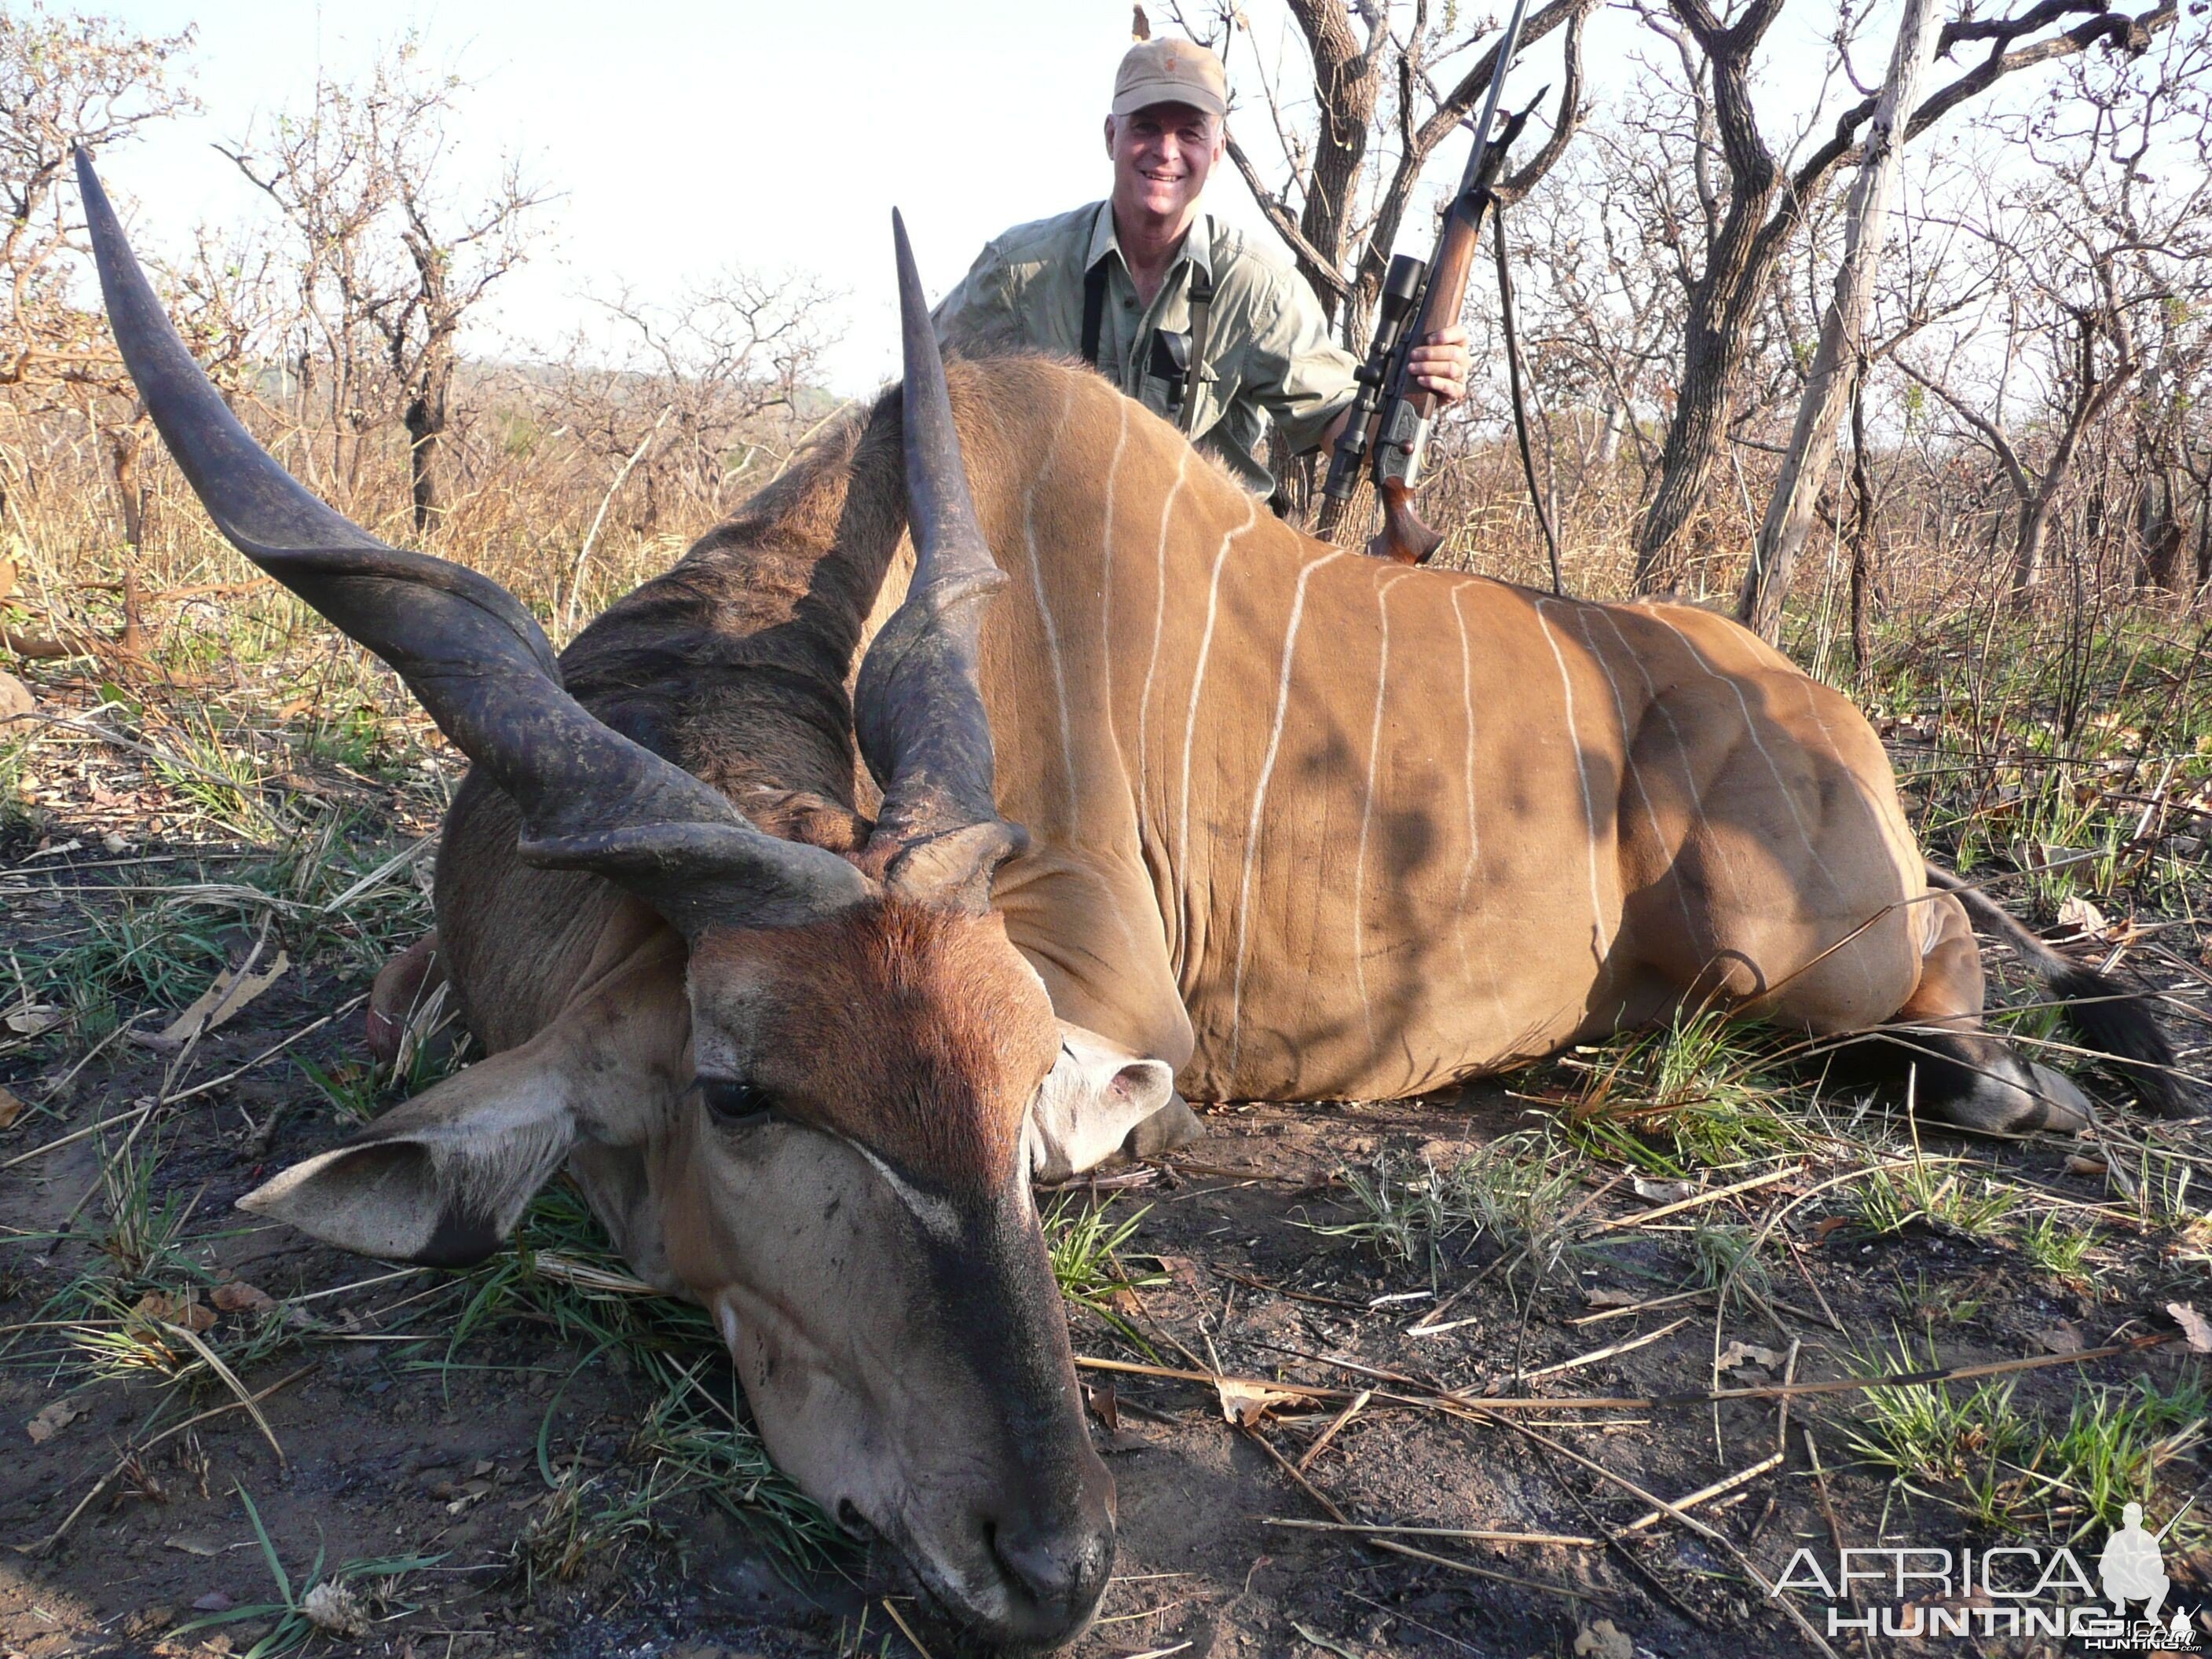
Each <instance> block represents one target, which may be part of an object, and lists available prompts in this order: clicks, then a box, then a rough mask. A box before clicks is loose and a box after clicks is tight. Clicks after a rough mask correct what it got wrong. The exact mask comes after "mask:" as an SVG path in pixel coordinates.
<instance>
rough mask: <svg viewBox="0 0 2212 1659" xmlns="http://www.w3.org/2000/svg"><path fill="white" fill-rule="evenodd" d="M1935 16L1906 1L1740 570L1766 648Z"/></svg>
mask: <svg viewBox="0 0 2212 1659" xmlns="http://www.w3.org/2000/svg"><path fill="white" fill-rule="evenodd" d="M1940 21H1941V19H1940V17H1939V16H1938V14H1937V9H1936V5H1935V3H1934V0H1905V15H1904V17H1903V19H1902V20H1901V21H1899V24H1898V28H1897V44H1896V46H1894V47H1893V48H1892V50H1891V52H1890V58H1889V73H1888V76H1887V78H1885V79H1884V81H1883V82H1882V88H1881V97H1880V99H1879V100H1877V101H1876V103H1875V112H1874V119H1873V121H1872V122H1871V123H1870V124H1869V127H1868V130H1867V137H1866V159H1865V160H1864V161H1863V162H1861V163H1860V165H1859V171H1858V176H1857V178H1856V179H1854V180H1853V181H1852V183H1851V195H1850V203H1849V205H1848V206H1847V208H1846V210H1845V213H1844V255H1843V262H1842V264H1841V265H1840V266H1839V267H1838V270H1837V271H1836V287H1835V293H1834V295H1833V297H1832V299H1831V300H1830V301H1829V302H1828V307H1827V310H1826V313H1824V314H1823V315H1822V317H1821V319H1820V343H1819V345H1818V346H1817V347H1815V348H1814V353H1813V368H1812V372H1811V373H1810V374H1808V376H1807V377H1806V381H1805V392H1804V396H1803V397H1802V398H1800V399H1799V400H1798V404H1797V420H1796V425H1795V427H1794V428H1792V430H1791V432H1790V447H1789V450H1788V452H1787V453H1785V454H1784V456H1783V458H1782V473H1781V477H1780V478H1779V479H1778V482H1777V483H1776V484H1775V488H1774V495H1773V497H1772V499H1771V500H1770V501H1768V503H1767V507H1766V520H1765V523H1764V524H1763V525H1761V526H1759V541H1758V544H1757V545H1756V547H1755V548H1754V549H1753V553H1752V560H1751V568H1749V569H1748V570H1747V571H1746V572H1745V573H1744V579H1743V589H1742V592H1741V594H1740V595H1739V596H1738V598H1737V602H1736V616H1737V617H1738V619H1739V620H1741V621H1742V622H1744V623H1747V624H1748V625H1749V626H1750V627H1751V628H1753V629H1754V630H1756V631H1757V633H1758V634H1759V637H1760V638H1762V639H1764V640H1765V641H1767V642H1768V643H1769V644H1771V643H1773V642H1774V641H1775V640H1776V638H1777V637H1778V635H1779V634H1780V632H1781V629H1782V606H1783V603H1784V600H1785V599H1788V598H1789V595H1790V572H1791V571H1792V569H1793V568H1795V567H1796V562H1797V556H1798V555H1799V554H1800V553H1802V551H1803V550H1804V547H1805V537H1806V534H1807V532H1809V531H1810V530H1811V528H1812V525H1813V507H1814V501H1815V499H1816V498H1817V497H1818V496H1819V495H1820V489H1821V488H1822V486H1823V485H1824V484H1825V483H1826V482H1827V476H1828V468H1829V466H1830V465H1831V464H1832V462H1833V461H1834V459H1835V453H1836V428H1837V427H1838V425H1839V424H1841V422H1842V419H1843V413H1844V399H1845V398H1847V397H1848V396H1849V395H1850V389H1851V385H1852V381H1853V380H1854V378H1855V376H1856V374H1857V366H1858V360H1859V352H1860V349H1861V337H1862V335H1863V332H1864V331H1865V326H1866V313H1867V307H1868V305H1869V302H1870V301H1871V300H1872V297H1873V294H1874V283H1875V275H1876V273H1877V271H1878V270H1879V269H1880V266H1881V239H1882V232H1883V229H1884V228H1885V226H1886V225H1887V222H1888V219H1889V204H1890V200H1891V198H1892V197H1893V196H1894V195H1895V194H1896V192H1897V184H1898V179H1899V175H1900V173H1902V172H1903V163H1904V158H1905V144H1904V133H1903V131H1902V128H1903V124H1904V122H1905V119H1906V118H1909V117H1910V116H1911V112H1912V110H1913V108H1914V106H1915V104H1916V101H1917V98H1918V95H1919V86H1920V77H1921V76H1922V75H1923V72H1925V70H1927V67H1928V64H1929V60H1930V59H1931V58H1933V57H1934V56H1935V52H1936V31H1937V28H1938V27H1939V24H1940Z"/></svg>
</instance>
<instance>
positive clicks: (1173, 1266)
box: [1152, 1255, 1198, 1291]
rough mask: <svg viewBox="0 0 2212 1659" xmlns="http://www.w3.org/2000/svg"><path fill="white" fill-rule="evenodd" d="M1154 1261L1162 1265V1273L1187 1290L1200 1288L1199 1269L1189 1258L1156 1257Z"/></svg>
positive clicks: (1174, 1256)
mask: <svg viewBox="0 0 2212 1659" xmlns="http://www.w3.org/2000/svg"><path fill="white" fill-rule="evenodd" d="M1152 1260H1153V1261H1157V1262H1158V1263H1159V1264H1160V1271H1161V1272H1162V1273H1165V1274H1166V1275H1167V1276H1168V1277H1169V1278H1170V1279H1173V1280H1174V1281H1175V1282H1176V1284H1178V1285H1182V1287H1183V1288H1184V1289H1185V1290H1187V1291H1194V1290H1196V1289H1197V1288H1198V1267H1197V1264H1196V1263H1195V1262H1194V1261H1192V1260H1191V1259H1190V1258H1189V1257H1188V1256H1187V1255H1156V1256H1154V1257H1153V1258H1152Z"/></svg>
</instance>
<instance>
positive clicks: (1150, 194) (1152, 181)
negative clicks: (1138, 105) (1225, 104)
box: [1106, 104, 1225, 220]
mask: <svg viewBox="0 0 2212 1659" xmlns="http://www.w3.org/2000/svg"><path fill="white" fill-rule="evenodd" d="M1224 145H1225V130H1224V128H1223V126H1222V123H1221V119H1220V118H1219V117H1218V116H1214V115H1209V114H1207V113H1206V112H1205V111H1204V110H1201V109H1194V108H1193V107H1192V106H1190V105H1188V104H1153V105H1151V106H1148V107H1146V108H1144V109H1140V110H1139V111H1137V112H1136V113H1134V114H1133V115H1109V116H1108V117H1107V118H1106V151H1107V154H1109V155H1111V156H1112V157H1113V158H1114V202H1115V205H1116V206H1117V207H1119V208H1121V209H1122V210H1124V211H1134V212H1138V213H1143V214H1146V215H1150V216H1157V217H1159V218H1162V219H1170V220H1173V219H1178V218H1181V217H1182V216H1183V214H1184V213H1186V212H1187V211H1188V210H1189V209H1190V207H1191V205H1192V204H1194V203H1195V202H1196V201H1197V200H1198V197H1199V192H1200V191H1202V190H1204V189H1205V188H1206V174H1207V173H1211V172H1212V170H1213V164H1214V162H1215V161H1218V160H1219V159H1220V157H1221V153H1222V149H1223V148H1224Z"/></svg>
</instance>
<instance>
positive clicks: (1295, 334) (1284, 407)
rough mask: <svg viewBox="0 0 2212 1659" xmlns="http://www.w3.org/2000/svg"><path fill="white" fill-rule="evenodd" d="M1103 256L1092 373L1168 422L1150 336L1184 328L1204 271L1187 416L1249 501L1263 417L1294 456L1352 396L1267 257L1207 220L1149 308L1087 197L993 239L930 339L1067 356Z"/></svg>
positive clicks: (1349, 365) (1260, 465) (1315, 318)
mask: <svg viewBox="0 0 2212 1659" xmlns="http://www.w3.org/2000/svg"><path fill="white" fill-rule="evenodd" d="M1101 260H1103V261H1105V262H1106V303H1105V307H1104V310H1103V313H1102V314H1101V316H1100V319H1099V329H1098V368H1099V371H1100V373H1102V374H1104V375H1105V376H1106V377H1107V378H1108V379H1109V380H1112V381H1113V382H1114V383H1115V385H1116V386H1120V387H1121V390H1122V391H1124V392H1127V393H1128V394H1129V396H1131V397H1132V398H1136V399H1137V400H1138V401H1139V403H1141V404H1144V405H1145V406H1146V408H1147V409H1150V410H1152V411H1153V412H1154V413H1156V414H1158V415H1161V416H1164V417H1166V418H1167V419H1169V420H1171V421H1173V420H1176V419H1177V417H1178V415H1179V413H1180V411H1179V410H1176V406H1175V394H1176V392H1179V390H1180V388H1179V387H1178V386H1176V385H1174V384H1172V383H1171V382H1170V380H1166V379H1164V378H1163V377H1162V376H1160V375H1158V374H1153V373H1152V369H1153V368H1154V367H1155V366H1156V363H1155V359H1154V356H1153V350H1152V337H1153V335H1154V334H1155V332H1158V331H1164V332H1169V333H1177V334H1182V335H1185V336H1188V333H1189V332H1190V277H1191V271H1192V268H1193V267H1194V266H1198V267H1202V268H1203V269H1204V270H1206V273H1207V275H1208V276H1211V277H1212V282H1213V303H1212V308H1211V310H1210V311H1209V313H1208V316H1207V320H1206V361H1205V362H1203V363H1202V364H1200V380H1199V386H1198V389H1197V398H1198V410H1197V414H1196V417H1195V419H1194V422H1193V423H1192V425H1191V427H1190V428H1189V429H1190V431H1191V433H1192V435H1193V436H1194V438H1195V439H1196V441H1198V443H1199V445H1200V447H1202V448H1205V449H1207V450H1209V451H1211V452H1212V453H1213V454H1214V455H1216V456H1218V458H1219V459H1221V460H1223V461H1225V462H1226V463H1227V464H1228V465H1229V467H1230V469H1231V471H1234V472H1235V473H1236V474H1237V477H1238V478H1239V479H1241V480H1242V481H1243V483H1244V486H1245V488H1246V489H1249V490H1251V491H1252V492H1253V493H1254V494H1255V495H1267V494H1268V493H1269V492H1270V491H1271V490H1273V488H1274V480H1273V477H1271V476H1270V475H1269V473H1268V471H1267V465H1266V463H1265V462H1263V461H1261V459H1260V447H1261V441H1262V440H1263V439H1265V438H1266V437H1267V426H1268V422H1271V421H1272V422H1273V425H1274V430H1275V434H1276V435H1277V438H1278V440H1279V441H1280V442H1283V443H1285V444H1287V445H1288V446H1289V447H1290V448H1291V451H1292V452H1293V453H1295V452H1297V451H1298V450H1301V449H1310V448H1311V447H1313V446H1314V445H1316V444H1317V443H1319V442H1320V441H1321V437H1322V433H1323V432H1325V431H1326V430H1327V429H1328V424H1329V422H1331V421H1333V420H1334V419H1335V418H1336V416H1338V415H1339V414H1340V412H1341V411H1342V410H1344V408H1345V406H1346V404H1350V403H1351V401H1352V397H1353V395H1354V394H1355V393H1356V392H1357V391H1358V386H1357V384H1356V383H1355V382H1354V380H1352V371H1353V370H1354V369H1355V368H1358V363H1357V362H1355V361H1354V360H1353V358H1352V354H1351V353H1349V352H1347V351H1346V350H1345V349H1343V348H1342V347H1340V346H1339V345H1338V344H1337V343H1335V342H1334V340H1332V339H1331V338H1330V337H1329V334H1328V319H1325V318H1324V317H1323V316H1322V309H1321V303H1320V301H1317V300H1316V298H1315V297H1314V293H1313V289H1311V288H1310V286H1309V285H1308V284H1307V283H1306V281H1305V279H1304V277H1303V276H1299V275H1298V273H1297V270H1296V269H1295V268H1293V267H1292V266H1291V264H1288V263H1287V262H1286V261H1285V260H1284V259H1283V258H1282V257H1281V256H1280V255H1279V254H1277V253H1276V252H1274V251H1273V249H1271V248H1267V247H1265V246H1260V245H1257V244H1255V243H1254V242H1253V241H1252V240H1249V238H1247V237H1246V236H1245V234H1243V232H1242V231H1240V230H1237V229H1236V228H1233V227H1231V226H1228V225H1225V224H1222V223H1220V222H1218V220H1216V219H1215V218H1214V217H1213V216H1212V215H1211V214H1201V215H1200V216H1199V218H1198V220H1197V222H1195V223H1194V224H1193V225H1192V227H1191V229H1190V233H1189V234H1188V235H1186V236H1185V237H1184V238H1183V243H1182V247H1181V248H1180V249H1179V250H1178V251H1177V252H1176V258H1175V263H1174V264H1172V265H1170V267H1169V270H1168V274H1167V276H1166V277H1165V278H1164V280H1163V281H1162V283H1160V291H1159V292H1158V294H1157V295H1154V296H1153V298H1152V304H1150V305H1145V304H1143V303H1142V302H1141V301H1139V299H1138V297H1137V285H1136V283H1135V282H1134V281H1133V279H1132V278H1131V277H1130V275H1129V267H1128V265H1127V263H1126V262H1125V261H1124V260H1123V259H1122V258H1121V246H1120V245H1119V244H1118V243H1117V242H1116V241H1115V237H1114V215H1113V212H1112V210H1111V208H1110V207H1109V204H1106V203H1104V202H1093V203H1091V204H1090V205H1089V206H1087V207H1079V208H1077V209H1076V210H1074V211H1073V212H1072V213H1063V214H1060V215H1059V216H1057V217H1055V218H1051V219H1040V220H1037V221H1036V222H1035V223H1033V224H1026V225H1017V226H1015V227H1014V228H1012V230H1010V231H1007V232H1006V234H1004V235H1002V236H1000V237H998V238H996V239H994V240H993V241H991V242H990V243H989V244H988V245H987V246H985V248H984V249H983V252H982V253H981V255H980V256H979V257H978V258H976V261H975V264H974V265H973V266H972V267H970V268H969V272H968V275H967V276H965V277H963V278H962V280H961V282H960V285H959V286H958V287H957V288H955V289H953V290H952V291H951V293H950V294H948V295H945V298H944V300H943V301H940V302H939V305H938V307H937V311H936V313H935V320H936V323H937V332H938V336H939V338H940V339H942V340H943V341H944V342H945V343H946V344H947V345H949V346H951V347H952V348H954V349H956V350H961V351H965V352H968V353H969V354H970V355H975V356H981V355H984V354H986V353H988V352H991V351H1005V350H1009V349H1025V350H1030V351H1051V352H1059V353H1061V354H1063V355H1065V356H1070V357H1074V356H1081V355H1082V350H1083V297H1084V292H1083V291H1084V279H1085V276H1087V275H1088V273H1089V272H1090V270H1091V267H1092V266H1093V265H1096V264H1098V263H1099V262H1100V261H1101Z"/></svg>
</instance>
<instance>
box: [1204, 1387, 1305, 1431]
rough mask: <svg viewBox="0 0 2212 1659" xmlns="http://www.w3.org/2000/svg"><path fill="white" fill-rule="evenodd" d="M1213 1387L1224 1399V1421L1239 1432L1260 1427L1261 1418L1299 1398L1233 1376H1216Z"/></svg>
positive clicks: (1222, 1402)
mask: <svg viewBox="0 0 2212 1659" xmlns="http://www.w3.org/2000/svg"><path fill="white" fill-rule="evenodd" d="M1213 1386H1214V1389H1215V1390H1216V1392H1218V1394H1219V1395H1220V1396H1221V1416H1222V1420H1223V1421H1224V1422H1227V1423H1231V1424H1234V1425H1236V1426H1237V1427H1238V1428H1240V1429H1250V1428H1256V1427H1258V1426H1259V1425H1260V1423H1261V1419H1264V1418H1265V1417H1266V1416H1267V1413H1269V1412H1271V1411H1273V1410H1274V1408H1275V1407H1278V1406H1280V1405H1285V1404H1287V1403H1288V1402H1289V1401H1293V1400H1296V1399H1297V1395H1294V1394H1285V1393H1283V1392H1282V1391H1281V1390H1280V1389H1267V1388H1261V1387H1259V1386H1258V1385H1256V1384H1254V1383H1243V1382H1239V1381H1237V1379H1235V1378H1232V1377H1226V1376H1222V1377H1216V1378H1215V1379H1214V1383H1213Z"/></svg>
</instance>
